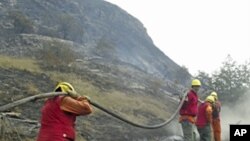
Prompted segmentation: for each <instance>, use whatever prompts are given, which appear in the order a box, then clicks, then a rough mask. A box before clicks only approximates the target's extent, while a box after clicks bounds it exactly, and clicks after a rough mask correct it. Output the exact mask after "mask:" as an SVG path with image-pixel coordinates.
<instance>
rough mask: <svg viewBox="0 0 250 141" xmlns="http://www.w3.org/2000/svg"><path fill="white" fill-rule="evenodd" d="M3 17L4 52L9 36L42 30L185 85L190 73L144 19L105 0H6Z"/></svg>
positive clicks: (0, 24)
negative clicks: (158, 42) (161, 45)
mask: <svg viewBox="0 0 250 141" xmlns="http://www.w3.org/2000/svg"><path fill="white" fill-rule="evenodd" d="M0 17H1V18H0V32H1V33H0V34H1V35H2V37H7V38H8V39H2V40H1V53H7V51H6V50H9V47H10V45H8V44H7V45H6V44H4V43H2V42H9V41H8V40H9V38H10V37H9V36H11V35H13V34H14V35H16V34H20V33H28V34H37V35H43V36H48V37H53V38H60V39H63V40H69V41H73V42H74V43H79V44H81V45H83V46H84V47H83V48H82V49H81V50H82V51H84V52H87V53H86V54H87V55H88V56H93V55H94V56H100V57H103V58H105V59H108V60H110V59H119V60H120V61H122V62H127V63H129V64H132V65H134V66H137V67H139V68H140V69H142V70H144V71H146V72H148V73H151V74H153V75H155V76H159V77H161V78H164V79H169V80H171V81H178V82H179V83H181V84H184V85H185V84H187V82H188V81H189V78H190V75H189V73H188V72H187V71H186V70H185V69H183V68H181V67H180V66H178V65H177V64H176V63H175V62H173V61H172V60H171V59H170V58H168V57H167V56H166V55H165V54H163V53H162V52H161V51H160V50H159V49H158V48H157V47H156V46H155V45H154V44H153V42H152V40H151V38H150V37H149V35H148V34H147V31H146V28H145V27H144V26H143V24H142V23H141V22H140V21H138V20H137V19H136V18H134V17H132V16H131V15H129V14H128V13H127V12H126V11H124V10H122V9H120V8H119V7H117V6H115V5H112V4H110V3H108V2H105V1H102V0H73V1H68V0H53V1H52V0H45V1H40V0H22V1H17V0H11V1H9V0H2V1H0ZM7 35H8V36H7ZM19 50H20V49H19ZM29 50H32V49H29ZM21 51H26V50H25V49H22V50H21Z"/></svg>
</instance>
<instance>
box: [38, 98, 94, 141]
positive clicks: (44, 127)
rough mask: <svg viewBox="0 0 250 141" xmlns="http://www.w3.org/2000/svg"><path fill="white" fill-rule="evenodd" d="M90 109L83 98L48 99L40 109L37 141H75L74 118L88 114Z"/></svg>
mask: <svg viewBox="0 0 250 141" xmlns="http://www.w3.org/2000/svg"><path fill="white" fill-rule="evenodd" d="M91 112H92V109H91V107H90V105H89V102H88V101H87V100H86V99H85V98H78V99H77V100H75V99H73V98H71V97H69V96H57V97H54V98H51V99H48V100H47V101H46V102H45V104H44V106H43V108H42V117H41V128H40V131H39V134H38V137H37V141H65V140H72V141H73V140H75V120H76V116H79V115H86V114H90V113H91Z"/></svg>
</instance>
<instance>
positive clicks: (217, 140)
mask: <svg viewBox="0 0 250 141" xmlns="http://www.w3.org/2000/svg"><path fill="white" fill-rule="evenodd" d="M210 95H211V96H213V97H214V99H215V102H214V104H213V122H212V127H213V134H214V141H221V123H220V111H221V103H220V101H219V99H218V95H217V93H216V92H212V93H211V94H210Z"/></svg>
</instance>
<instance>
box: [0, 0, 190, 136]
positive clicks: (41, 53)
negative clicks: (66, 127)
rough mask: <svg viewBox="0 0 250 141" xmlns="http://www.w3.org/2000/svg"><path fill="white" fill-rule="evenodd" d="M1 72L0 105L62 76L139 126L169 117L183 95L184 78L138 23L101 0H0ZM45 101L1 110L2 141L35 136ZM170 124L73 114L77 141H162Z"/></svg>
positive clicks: (169, 132) (39, 90)
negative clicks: (178, 96)
mask: <svg viewBox="0 0 250 141" xmlns="http://www.w3.org/2000/svg"><path fill="white" fill-rule="evenodd" d="M0 74H1V75H0V82H1V84H2V85H1V86H0V96H1V97H2V98H1V100H0V105H4V104H7V103H10V102H13V101H15V100H18V99H21V98H24V97H27V96H31V95H35V94H39V93H45V92H50V91H52V90H53V88H54V86H55V84H56V83H57V82H58V81H68V82H70V83H72V84H73V85H74V87H75V89H76V90H77V91H78V92H79V93H80V94H82V95H88V96H90V97H91V99H92V100H94V101H97V102H98V103H99V104H101V105H103V106H104V107H106V108H108V109H110V110H111V111H114V112H116V113H117V114H119V115H121V116H123V117H125V118H127V119H129V120H132V121H134V122H138V123H141V124H155V123H161V122H162V121H164V120H166V119H168V118H169V117H170V116H171V115H172V114H173V112H174V111H175V109H176V107H177V104H178V103H176V102H175V101H174V100H173V99H175V97H174V96H173V95H172V94H176V93H177V94H178V93H181V92H182V91H183V90H182V86H181V85H179V84H178V83H181V84H183V85H185V84H186V83H187V82H188V81H189V78H190V75H189V73H188V72H187V71H186V70H185V69H183V68H181V67H180V66H178V65H177V64H175V63H174V62H173V61H172V60H171V59H169V58H168V57H167V56H166V55H164V54H163V53H162V52H161V51H160V50H159V49H158V48H157V47H155V45H154V44H153V42H152V40H151V39H150V37H149V36H148V35H147V32H146V29H145V28H144V27H143V25H142V23H140V22H139V21H138V20H137V19H136V18H134V17H132V16H131V15H129V14H128V13H127V12H126V11H124V10H122V9H120V8H118V7H117V6H115V5H112V4H110V3H107V2H105V1H101V0H71V1H68V0H43V1H40V0H22V1H17V0H0ZM43 102H44V100H37V101H34V102H30V103H26V104H24V105H22V106H18V107H15V108H13V109H10V110H9V111H6V112H14V113H18V114H20V115H18V116H17V117H15V118H13V117H12V118H10V117H8V116H6V115H5V114H4V113H1V114H0V117H1V118H0V119H1V120H0V126H1V127H0V130H1V132H0V134H1V135H0V140H4V141H7V140H27V141H28V140H34V139H35V137H36V134H37V131H38V128H39V124H38V121H39V117H40V110H39V109H40V108H41V106H42V104H43ZM5 117H8V118H5ZM176 123H177V122H174V123H172V124H171V125H169V126H166V127H164V128H160V129H157V130H145V129H139V128H136V127H133V126H131V125H128V124H126V123H123V122H121V121H119V120H117V119H115V118H113V117H111V116H109V115H107V114H105V113H103V112H102V111H100V110H98V109H95V112H94V113H93V114H92V115H90V116H87V117H80V118H78V120H77V132H78V137H77V140H78V141H85V140H88V141H99V140H102V141H113V140H115V141H128V140H131V141H141V140H148V141H151V140H153V141H155V140H165V138H166V136H168V135H173V134H179V131H172V129H176V130H178V126H177V125H178V124H176ZM13 127H15V128H13ZM173 127H174V128H173ZM14 135H16V136H14Z"/></svg>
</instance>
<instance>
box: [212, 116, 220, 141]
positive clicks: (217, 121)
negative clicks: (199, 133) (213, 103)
mask: <svg viewBox="0 0 250 141" xmlns="http://www.w3.org/2000/svg"><path fill="white" fill-rule="evenodd" d="M212 126H213V132H214V141H221V125H220V119H219V118H216V119H213V123H212Z"/></svg>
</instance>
